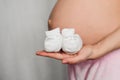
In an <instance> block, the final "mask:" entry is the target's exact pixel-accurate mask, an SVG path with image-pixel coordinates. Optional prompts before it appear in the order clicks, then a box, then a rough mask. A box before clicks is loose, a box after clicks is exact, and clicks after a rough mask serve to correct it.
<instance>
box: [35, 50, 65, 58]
mask: <svg viewBox="0 0 120 80" xmlns="http://www.w3.org/2000/svg"><path fill="white" fill-rule="evenodd" d="M36 54H37V55H38V56H44V57H50V58H54V59H62V58H63V56H62V55H61V54H60V53H57V52H56V53H51V52H45V51H37V52H36Z"/></svg>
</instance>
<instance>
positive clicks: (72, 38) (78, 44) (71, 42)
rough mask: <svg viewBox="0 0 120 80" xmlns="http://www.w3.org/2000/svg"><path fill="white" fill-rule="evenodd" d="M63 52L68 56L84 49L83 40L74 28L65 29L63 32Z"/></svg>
mask: <svg viewBox="0 0 120 80" xmlns="http://www.w3.org/2000/svg"><path fill="white" fill-rule="evenodd" d="M62 37H63V40H62V50H63V51H64V52H66V53H68V54H75V53H77V52H78V51H79V50H80V49H81V48H82V44H83V43H82V39H81V38H80V36H79V35H78V34H75V30H74V29H73V28H65V29H63V30H62Z"/></svg>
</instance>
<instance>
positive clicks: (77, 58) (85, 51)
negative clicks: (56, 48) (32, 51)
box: [36, 46, 92, 64]
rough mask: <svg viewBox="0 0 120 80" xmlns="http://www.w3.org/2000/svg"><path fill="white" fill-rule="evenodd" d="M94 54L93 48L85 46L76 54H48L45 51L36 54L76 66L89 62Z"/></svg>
mask: <svg viewBox="0 0 120 80" xmlns="http://www.w3.org/2000/svg"><path fill="white" fill-rule="evenodd" d="M91 53H92V46H84V47H83V48H82V49H81V50H80V51H79V52H78V53H76V54H66V53H64V52H57V53H48V52H45V51H38V52H37V53H36V54H37V55H39V56H45V57H50V58H54V59H58V60H62V62H63V63H69V64H75V63H78V62H82V61H84V60H87V59H88V57H89V56H90V55H91Z"/></svg>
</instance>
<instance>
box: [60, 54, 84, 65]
mask: <svg viewBox="0 0 120 80" xmlns="http://www.w3.org/2000/svg"><path fill="white" fill-rule="evenodd" d="M82 61H85V58H84V57H82V56H75V57H70V58H66V59H63V60H62V63H63V64H76V63H79V62H82Z"/></svg>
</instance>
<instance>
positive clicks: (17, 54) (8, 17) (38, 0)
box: [0, 0, 68, 80]
mask: <svg viewBox="0 0 120 80" xmlns="http://www.w3.org/2000/svg"><path fill="white" fill-rule="evenodd" d="M55 2H56V0H0V80H68V77H67V76H68V74H67V65H63V64H61V62H60V61H57V60H55V59H50V58H46V57H40V56H36V55H35V52H36V51H37V50H42V49H43V42H44V38H45V34H44V31H46V30H48V26H47V20H48V17H49V14H50V12H51V10H52V8H53V7H54V5H55Z"/></svg>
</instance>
